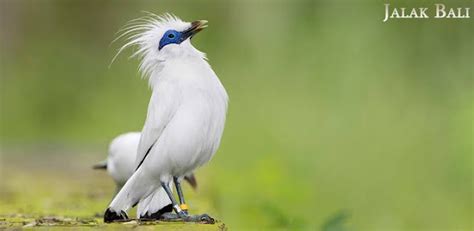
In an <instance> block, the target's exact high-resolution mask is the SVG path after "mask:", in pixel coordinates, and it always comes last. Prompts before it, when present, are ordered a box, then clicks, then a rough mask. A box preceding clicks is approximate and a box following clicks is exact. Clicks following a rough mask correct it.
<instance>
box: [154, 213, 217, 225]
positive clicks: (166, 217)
mask: <svg viewBox="0 0 474 231" xmlns="http://www.w3.org/2000/svg"><path fill="white" fill-rule="evenodd" d="M183 215H184V214H182V213H178V214H176V213H165V214H163V215H161V220H162V221H184V222H196V223H201V224H214V223H216V221H215V220H214V218H212V217H211V216H209V215H207V214H201V215H187V213H186V215H185V216H183Z"/></svg>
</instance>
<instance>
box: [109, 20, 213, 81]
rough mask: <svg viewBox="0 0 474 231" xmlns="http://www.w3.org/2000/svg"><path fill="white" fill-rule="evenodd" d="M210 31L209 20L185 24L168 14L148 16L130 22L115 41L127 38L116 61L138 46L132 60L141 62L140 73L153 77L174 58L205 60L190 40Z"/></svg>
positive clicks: (203, 55)
mask: <svg viewBox="0 0 474 231" xmlns="http://www.w3.org/2000/svg"><path fill="white" fill-rule="evenodd" d="M206 27H207V21H206V20H198V21H193V22H185V21H183V20H181V19H179V18H178V17H176V16H174V15H171V14H165V15H162V16H158V15H155V14H152V13H148V15H147V16H145V17H142V18H139V19H135V20H132V21H130V22H129V23H128V24H127V26H125V28H124V29H122V30H121V31H119V32H120V33H121V34H120V35H119V36H118V37H117V38H116V39H115V40H114V41H116V40H118V39H120V38H124V37H125V38H126V41H127V42H126V44H125V45H123V46H122V47H121V48H120V49H119V51H118V52H117V54H116V55H115V57H114V58H113V60H112V62H113V61H114V60H115V58H116V57H117V56H118V55H119V54H120V53H121V52H122V51H123V50H125V49H126V48H128V47H132V46H137V48H138V49H137V50H136V52H135V53H134V54H133V55H132V57H135V56H138V57H140V58H141V64H140V70H141V72H142V74H143V75H144V76H150V75H151V74H152V73H153V71H154V70H155V69H157V67H158V66H159V65H160V64H161V63H163V62H166V60H169V59H173V58H181V57H184V56H197V57H201V58H205V54H204V53H202V52H200V51H198V50H197V49H196V48H194V47H193V46H192V44H191V38H192V37H193V36H194V35H196V34H197V33H198V32H200V31H201V30H203V29H204V28H206Z"/></svg>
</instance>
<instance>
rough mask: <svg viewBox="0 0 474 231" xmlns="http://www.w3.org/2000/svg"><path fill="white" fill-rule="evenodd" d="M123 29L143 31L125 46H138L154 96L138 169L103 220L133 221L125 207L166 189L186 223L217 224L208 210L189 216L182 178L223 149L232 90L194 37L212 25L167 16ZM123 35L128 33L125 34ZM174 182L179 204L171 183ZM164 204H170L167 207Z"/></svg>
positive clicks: (144, 73) (139, 21) (144, 128)
mask: <svg viewBox="0 0 474 231" xmlns="http://www.w3.org/2000/svg"><path fill="white" fill-rule="evenodd" d="M135 22H138V24H133V25H132V26H131V27H129V28H128V29H127V31H126V32H125V33H124V34H125V35H127V34H130V33H132V34H133V32H136V31H138V32H137V33H136V34H133V35H132V36H130V41H129V42H128V43H126V44H125V45H124V46H123V47H122V48H121V49H120V50H119V53H120V51H122V50H123V49H125V48H127V47H130V46H134V45H136V46H138V50H137V52H136V53H135V54H134V55H137V56H139V57H141V64H140V71H141V72H142V74H143V76H144V77H145V78H148V81H149V84H150V87H151V89H152V96H151V99H150V102H149V105H148V113H147V117H146V121H145V125H144V127H143V130H142V136H141V138H140V143H139V146H138V152H137V159H136V162H135V164H136V168H135V169H136V170H135V172H134V173H133V174H132V176H131V177H130V179H129V180H128V181H127V182H126V183H125V185H124V186H123V187H122V189H121V190H120V191H119V193H118V194H117V195H116V196H115V198H114V199H113V201H112V202H111V203H110V205H109V207H108V208H107V210H106V211H105V214H104V221H105V222H112V221H125V220H128V216H127V213H126V211H127V210H128V209H130V208H131V207H133V206H134V205H136V204H137V203H139V202H143V201H144V200H145V199H146V198H149V196H155V195H156V194H163V193H166V194H167V195H168V197H169V199H170V201H171V203H172V206H173V210H174V211H175V212H176V215H175V218H179V219H182V220H185V221H201V222H209V223H213V222H214V219H212V218H211V217H209V216H208V215H206V214H203V215H197V216H190V215H188V213H187V205H186V203H185V200H184V196H183V192H182V189H181V185H180V182H181V180H182V179H183V177H184V176H186V175H188V174H190V173H192V172H193V171H194V170H195V169H196V168H198V167H199V166H202V165H203V164H205V163H207V162H208V161H209V160H210V159H211V158H212V156H213V155H214V154H215V152H216V151H217V148H218V147H219V144H220V140H221V137H222V133H223V131H224V124H225V119H226V113H227V101H228V96H227V93H226V91H225V89H224V87H223V86H222V84H221V82H220V81H219V79H218V77H217V75H216V74H215V73H214V71H213V70H212V68H211V67H210V65H209V64H208V62H207V61H206V58H205V54H204V53H202V52H200V51H198V50H197V49H196V48H194V47H193V46H192V45H191V41H190V39H191V38H192V37H193V36H194V35H195V34H196V33H198V32H199V31H201V30H203V29H204V28H205V27H206V26H207V25H206V23H207V21H204V20H200V21H194V22H192V23H189V22H184V21H182V20H181V19H179V18H177V17H175V16H172V15H169V14H167V15H164V16H162V17H160V16H156V15H150V16H148V17H145V18H142V19H139V20H136V21H135ZM125 35H124V36H125ZM172 182H174V183H175V186H176V190H177V194H178V197H179V203H180V204H178V202H177V200H176V199H175V198H174V196H173V193H172V191H171V189H170V184H171V183H172ZM164 206H165V205H164Z"/></svg>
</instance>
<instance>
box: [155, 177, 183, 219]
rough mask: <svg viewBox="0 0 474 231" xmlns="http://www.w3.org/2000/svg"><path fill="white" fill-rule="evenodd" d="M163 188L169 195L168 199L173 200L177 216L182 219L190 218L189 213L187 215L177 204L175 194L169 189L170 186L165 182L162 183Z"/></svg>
mask: <svg viewBox="0 0 474 231" xmlns="http://www.w3.org/2000/svg"><path fill="white" fill-rule="evenodd" d="M161 187H163V189H164V190H165V192H166V194H168V197H169V198H170V200H171V204H172V205H173V210H174V211H175V212H176V214H177V215H178V216H179V217H180V218H185V217H187V216H189V215H188V214H187V213H185V212H184V211H183V210H182V209H181V208H180V207H179V205H178V203H177V202H176V199H174V196H173V192H171V189H170V187H169V185H168V184H167V183H164V182H161Z"/></svg>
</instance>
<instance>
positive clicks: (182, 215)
mask: <svg viewBox="0 0 474 231" xmlns="http://www.w3.org/2000/svg"><path fill="white" fill-rule="evenodd" d="M176 182H177V181H176ZM175 184H176V183H175ZM176 185H179V183H178V184H176ZM161 186H162V187H163V189H164V190H165V192H166V194H168V197H169V198H170V200H171V204H173V210H174V211H175V212H176V215H177V217H176V215H174V214H169V213H165V214H163V215H162V216H161V219H162V220H164V221H179V220H181V221H186V222H199V223H203V224H214V223H215V220H214V218H212V217H210V216H209V215H207V214H202V215H194V216H189V215H188V213H187V212H184V210H183V209H182V208H181V207H180V206H179V205H178V203H177V202H176V199H175V198H174V196H173V193H172V192H171V189H170V187H169V185H168V184H167V183H164V182H161ZM176 189H177V190H178V195H180V196H179V197H180V198H179V200H180V202H181V203H182V204H184V198H183V197H182V196H183V194H182V192H181V187H180V186H179V187H178V186H176ZM180 192H181V193H180ZM173 215H174V216H173Z"/></svg>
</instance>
